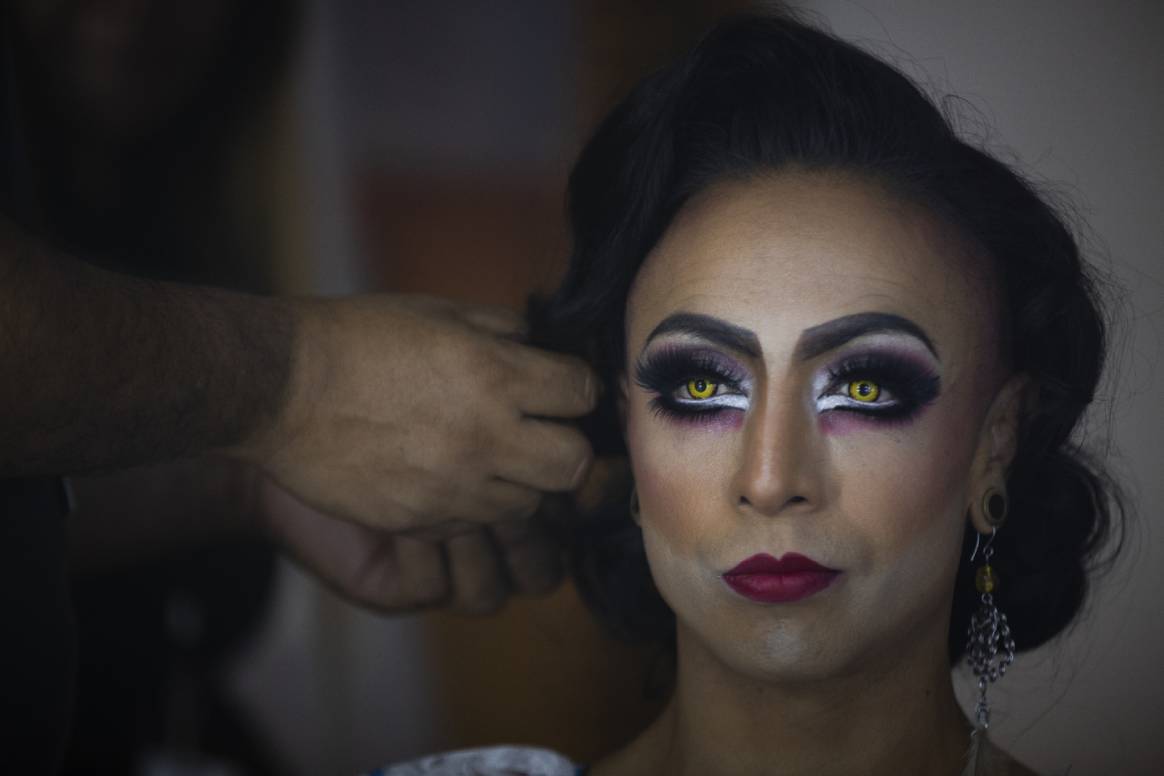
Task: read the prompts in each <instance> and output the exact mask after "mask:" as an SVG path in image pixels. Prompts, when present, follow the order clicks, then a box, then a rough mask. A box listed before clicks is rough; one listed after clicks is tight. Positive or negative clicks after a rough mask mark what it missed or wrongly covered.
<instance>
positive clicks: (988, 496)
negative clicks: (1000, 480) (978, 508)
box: [982, 488, 1007, 528]
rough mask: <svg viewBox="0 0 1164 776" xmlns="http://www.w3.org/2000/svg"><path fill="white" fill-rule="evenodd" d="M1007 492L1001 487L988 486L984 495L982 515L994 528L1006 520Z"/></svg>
mask: <svg viewBox="0 0 1164 776" xmlns="http://www.w3.org/2000/svg"><path fill="white" fill-rule="evenodd" d="M1006 513H1007V501H1006V493H1005V492H1004V491H1003V490H1002V489H1001V488H987V489H986V493H985V494H983V496H982V516H983V517H985V518H986V522H987V523H989V524H990V525H991V527H993V528H998V527H1000V526H1001V525H1002V524H1003V523H1005V522H1006Z"/></svg>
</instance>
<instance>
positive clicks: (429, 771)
mask: <svg viewBox="0 0 1164 776" xmlns="http://www.w3.org/2000/svg"><path fill="white" fill-rule="evenodd" d="M577 773H579V766H578V765H576V764H575V763H573V762H572V761H571V760H570V759H569V758H567V757H565V756H563V755H561V754H558V753H557V752H554V751H552V750H549V749H537V748H534V747H526V746H491V747H487V748H484V749H462V750H459V751H455V752H442V753H441V754H432V755H428V756H426V757H421V758H419V759H417V760H410V761H408V762H404V763H397V764H396V765H389V766H386V767H384V768H380V769H378V770H375V771H372V772H371V773H369V774H368V775H367V776H575V775H576V774H577Z"/></svg>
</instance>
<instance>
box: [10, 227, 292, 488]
mask: <svg viewBox="0 0 1164 776" xmlns="http://www.w3.org/2000/svg"><path fill="white" fill-rule="evenodd" d="M294 329H295V327H294V319H293V316H292V314H291V312H290V310H289V308H288V307H287V306H285V305H284V304H283V303H281V302H279V301H277V300H273V299H266V298H262V297H256V296H248V295H243V294H236V293H231V292H226V291H220V290H215V289H207V288H198V287H191V286H181V285H176V284H168V283H156V282H147V281H143V280H138V279H134V278H129V277H125V276H122V275H117V274H114V273H110V272H106V271H103V270H100V269H97V268H95V267H92V266H89V265H86V264H84V263H82V262H79V261H75V260H72V259H70V258H67V257H64V256H61V255H59V254H57V253H55V252H53V251H51V250H49V249H48V248H46V247H44V246H43V245H41V244H38V243H36V242H34V241H33V240H31V239H29V238H28V237H27V236H26V235H24V234H22V233H20V232H18V231H17V230H15V229H14V228H12V227H11V226H9V225H8V224H0V426H2V429H3V433H2V434H0V477H9V476H25V475H33V474H63V473H73V472H82V471H89V470H95V469H105V468H118V467H124V466H130V465H134V464H139V463H143V462H148V461H157V460H165V459H169V458H174V457H178V456H182V455H187V454H191V453H196V452H201V451H204V450H208V449H213V448H222V447H227V446H230V445H234V444H237V443H239V442H240V441H242V440H243V439H245V438H246V437H247V436H248V435H250V434H252V433H254V432H255V431H256V430H258V429H261V428H262V427H263V426H264V425H266V424H269V423H271V422H272V421H273V419H274V417H275V416H276V414H277V413H278V411H279V408H280V406H281V404H282V402H283V400H284V395H285V393H286V389H287V382H288V379H289V374H290V369H291V360H292V346H293V341H294V334H295V331H294Z"/></svg>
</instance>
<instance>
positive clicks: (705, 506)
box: [627, 408, 742, 557]
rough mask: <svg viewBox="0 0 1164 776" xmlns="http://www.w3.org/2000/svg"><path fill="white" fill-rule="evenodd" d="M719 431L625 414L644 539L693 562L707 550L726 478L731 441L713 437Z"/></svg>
mask: <svg viewBox="0 0 1164 776" xmlns="http://www.w3.org/2000/svg"><path fill="white" fill-rule="evenodd" d="M636 410H637V411H636ZM727 414H730V415H736V414H740V415H742V413H727ZM719 428H720V426H711V427H709V426H698V425H693V424H690V423H683V422H679V423H676V422H672V421H669V420H666V419H663V418H659V417H655V416H654V415H653V414H652V413H651V412H650V411H649V410H647V409H646V408H631V409H629V411H628V413H627V448H628V450H629V452H630V458H631V469H632V471H633V473H634V478H635V487H636V489H637V490H638V497H639V505H640V508H641V511H642V522H643V532H644V536H645V537H646V538H648V540H655V541H659V542H662V543H664V544H665V545H666V548H667V551H668V552H674V553H676V554H679V555H683V556H688V557H690V556H693V555H694V554H695V553H696V550H697V548H701V547H702V548H706V547H707V546H708V544H709V541H708V538H709V537H708V534H709V533H711V532H714V530H715V524H714V523H715V521H714V519H713V516H714V515H715V514H716V513H717V510H716V505H717V504H719V503H721V502H722V500H723V493H724V489H725V487H726V486H727V482H728V478H730V470H731V467H730V461H731V460H732V459H733V455H734V452H733V448H732V444H733V443H732V440H733V439H734V437H735V435H732V434H720V433H715V429H719ZM728 428H729V429H730V426H728Z"/></svg>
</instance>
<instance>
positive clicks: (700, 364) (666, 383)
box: [635, 347, 748, 417]
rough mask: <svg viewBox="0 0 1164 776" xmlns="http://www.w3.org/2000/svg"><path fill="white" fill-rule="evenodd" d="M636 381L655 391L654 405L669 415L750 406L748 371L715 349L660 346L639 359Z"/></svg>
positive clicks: (686, 415) (692, 414)
mask: <svg viewBox="0 0 1164 776" xmlns="http://www.w3.org/2000/svg"><path fill="white" fill-rule="evenodd" d="M635 382H636V383H638V385H640V386H641V387H642V388H643V389H644V390H646V391H648V392H649V393H652V394H654V397H653V398H652V400H651V408H652V409H653V410H654V411H655V412H656V413H657V414H660V415H664V416H668V417H671V416H681V417H692V416H706V415H710V414H713V413H720V412H724V411H733V410H734V411H743V410H746V409H747V408H748V395H747V387H748V379H747V373H746V371H745V370H744V369H743V367H741V366H740V365H739V364H738V363H737V362H735V361H734V360H733V359H729V358H727V357H726V356H724V355H723V354H720V353H718V352H716V351H709V350H702V349H688V348H679V347H665V348H660V349H658V350H655V351H653V352H651V353H648V354H646V355H645V356H644V357H643V358H642V359H640V360H639V363H638V364H637V365H636V368H635Z"/></svg>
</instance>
